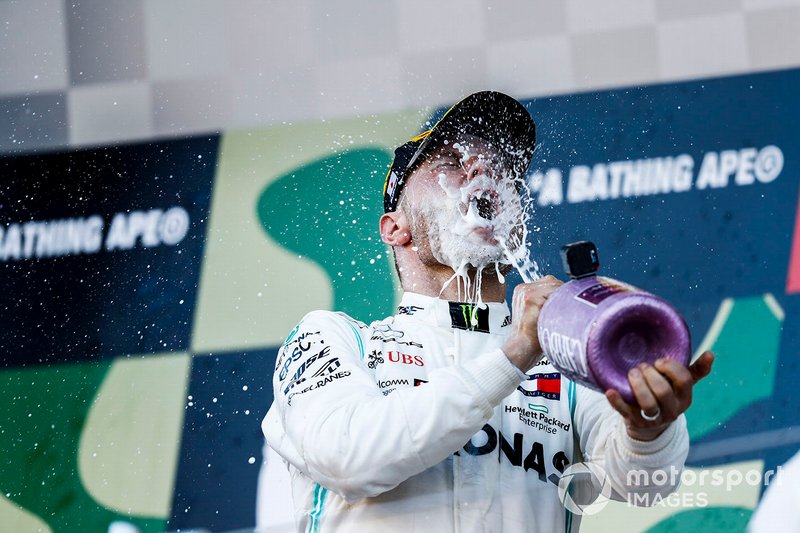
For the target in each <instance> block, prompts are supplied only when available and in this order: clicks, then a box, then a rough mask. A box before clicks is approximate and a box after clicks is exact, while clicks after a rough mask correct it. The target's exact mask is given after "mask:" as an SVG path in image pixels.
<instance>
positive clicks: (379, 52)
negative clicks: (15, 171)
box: [0, 0, 800, 153]
mask: <svg viewBox="0 0 800 533" xmlns="http://www.w3.org/2000/svg"><path fill="white" fill-rule="evenodd" d="M798 27H800V1H798V0H704V1H703V2H696V1H692V0H613V1H606V2H596V1H594V0H564V1H558V2H553V1H551V0H503V1H497V0H457V1H456V0H448V1H444V2H428V1H425V0H386V1H380V2H359V1H356V0H343V1H339V2H326V1H323V0H276V1H259V0H242V1H238V2H236V3H226V2H221V1H214V0H171V1H168V2H164V1H163V0H70V1H66V0H0V52H1V53H0V116H1V117H3V120H0V151H1V152H6V153H8V152H15V153H18V152H19V151H29V150H35V149H43V148H56V147H64V146H68V145H69V146H75V145H99V144H105V143H109V142H115V141H121V140H126V141H129V140H139V139H149V138H152V137H154V136H158V137H163V136H171V135H183V134H187V133H194V132H209V131H216V130H221V129H228V130H230V129H232V128H241V127H252V126H265V125H271V124H275V123H281V122H284V121H289V122H297V121H304V120H318V119H321V118H325V119H329V118H334V117H342V116H353V115H363V114H372V113H379V112H381V113H382V112H390V111H398V110H404V109H419V108H422V107H426V106H437V105H440V104H444V103H448V102H452V101H455V100H457V99H458V98H459V97H460V96H462V95H463V94H465V93H467V92H470V91H473V90H479V89H485V88H493V89H497V90H501V91H506V92H509V93H511V94H513V95H515V96H518V97H535V96H543V95H551V94H560V93H568V92H575V91H584V90H590V89H598V88H607V87H616V86H626V85H637V84H645V83H653V82H659V81H674V80H682V79H690V78H698V77H708V76H715V75H721V74H733V73H746V72H756V71H762V70H770V69H777V68H786V67H793V66H797V65H800V32H797V31H796V29H797V28H798Z"/></svg>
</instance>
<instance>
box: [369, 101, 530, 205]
mask: <svg viewBox="0 0 800 533" xmlns="http://www.w3.org/2000/svg"><path fill="white" fill-rule="evenodd" d="M464 134H467V135H474V136H476V137H480V138H482V139H485V140H487V141H489V142H492V143H494V144H496V145H497V146H498V147H499V148H500V149H501V151H503V152H504V153H505V154H506V155H507V156H508V157H509V160H510V161H511V162H512V168H513V170H514V171H515V172H516V173H517V175H519V176H523V175H524V174H525V172H526V171H527V170H528V165H530V162H531V158H532V157H533V148H534V145H535V143H536V125H535V124H534V123H533V119H532V118H531V115H530V114H529V113H528V110H527V109H525V107H524V106H523V105H522V104H521V103H519V102H518V101H516V100H515V99H514V98H512V97H510V96H508V95H507V94H503V93H498V92H495V91H483V92H479V93H474V94H471V95H469V96H467V97H466V98H464V99H463V100H461V101H460V102H458V103H457V104H456V105H454V106H453V107H451V108H450V109H449V110H448V111H447V113H445V114H444V116H443V117H442V118H441V119H440V120H439V122H437V123H436V124H435V125H434V126H433V128H431V129H429V130H428V131H426V132H424V133H421V134H420V135H417V136H416V137H414V138H413V139H411V140H409V141H408V142H406V143H405V144H403V145H401V146H399V147H398V148H397V149H396V150H395V151H394V161H393V162H392V166H391V168H389V172H388V174H387V175H386V181H385V182H384V184H383V210H384V211H385V212H387V213H388V212H390V211H394V210H396V209H397V203H398V202H399V200H400V193H401V192H402V190H403V186H404V185H405V180H406V178H407V177H408V175H409V174H410V173H411V171H412V170H414V168H415V166H416V165H417V164H419V163H421V162H422V161H423V160H424V159H425V157H424V156H426V155H427V154H428V153H430V151H431V150H432V149H434V148H436V147H437V146H439V144H440V143H441V142H442V141H444V140H450V141H453V142H455V141H458V139H459V137H460V136H461V135H464Z"/></svg>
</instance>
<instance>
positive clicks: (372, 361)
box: [367, 350, 384, 369]
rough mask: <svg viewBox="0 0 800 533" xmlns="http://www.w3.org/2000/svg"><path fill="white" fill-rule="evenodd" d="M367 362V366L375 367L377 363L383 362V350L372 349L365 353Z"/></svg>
mask: <svg viewBox="0 0 800 533" xmlns="http://www.w3.org/2000/svg"><path fill="white" fill-rule="evenodd" d="M367 358H368V359H369V362H368V363H367V366H368V367H369V368H372V369H375V368H377V367H378V365H380V364H383V362H384V360H383V352H379V351H378V350H372V352H371V353H370V354H368V355H367Z"/></svg>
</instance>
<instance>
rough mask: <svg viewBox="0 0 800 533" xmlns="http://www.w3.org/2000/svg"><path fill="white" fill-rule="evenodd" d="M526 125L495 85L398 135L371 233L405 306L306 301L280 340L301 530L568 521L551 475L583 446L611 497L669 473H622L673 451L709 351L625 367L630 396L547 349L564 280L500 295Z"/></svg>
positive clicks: (512, 526) (510, 250)
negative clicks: (354, 312)
mask: <svg viewBox="0 0 800 533" xmlns="http://www.w3.org/2000/svg"><path fill="white" fill-rule="evenodd" d="M534 137H535V129H534V123H533V120H532V119H531V117H530V115H529V113H528V111H527V110H526V109H525V108H524V107H523V106H522V105H521V104H520V103H519V102H517V101H516V100H514V99H513V98H511V97H509V96H506V95H504V94H501V93H497V92H490V91H487V92H480V93H476V94H472V95H470V96H468V97H466V98H465V99H463V100H462V101H461V102H459V103H458V104H456V105H455V106H453V108H451V109H450V110H449V111H448V112H447V113H446V114H445V115H444V117H443V118H442V119H441V120H440V121H439V122H437V123H436V125H435V126H434V127H433V128H432V129H431V130H429V131H427V132H425V133H423V134H422V135H419V136H417V137H415V138H413V139H412V140H410V141H408V142H407V143H405V144H403V145H402V146H400V147H399V148H398V149H397V150H395V159H394V162H393V163H392V166H391V169H390V171H389V174H388V176H387V179H386V183H385V185H384V211H385V214H384V215H383V216H382V217H381V219H380V233H381V237H382V240H383V242H384V243H386V244H387V245H389V246H391V247H392V249H393V251H394V254H395V263H396V266H397V270H398V273H399V277H400V283H401V285H402V288H403V290H404V294H403V296H402V299H401V302H400V305H399V307H398V311H397V314H396V315H394V316H391V317H388V318H386V319H385V320H380V321H376V322H373V323H372V324H364V323H362V322H359V321H358V320H356V319H354V318H351V317H349V316H347V315H345V314H343V313H335V312H329V311H314V312H311V313H309V314H308V315H306V316H305V317H304V318H303V319H302V320H301V321H300V323H299V325H298V326H297V327H296V328H295V329H294V330H293V331H292V332H291V333H290V334H289V336H288V338H287V339H286V342H285V344H284V345H283V346H282V348H281V350H280V352H279V354H278V359H277V365H276V369H275V374H274V377H273V388H274V397H275V401H274V403H273V404H272V406H271V408H270V410H269V412H268V413H267V416H266V417H265V419H264V421H263V424H262V427H263V430H264V434H265V436H266V439H267V444H268V445H269V446H270V447H271V448H272V449H273V450H275V452H277V454H278V455H280V456H281V457H282V458H283V459H284V461H285V463H286V468H287V469H288V473H289V477H290V478H291V487H287V488H286V490H287V491H290V492H291V498H292V501H293V507H294V519H295V526H296V530H297V531H346V532H362V531H363V532H367V531H370V532H371V531H403V532H413V531H437V532H439V531H444V532H449V531H464V532H466V531H506V532H512V531H540V532H551V531H577V530H578V528H579V521H580V516H579V514H580V513H578V512H573V511H575V509H574V507H573V508H572V510H570V507H569V506H565V505H564V504H563V503H562V499H561V498H560V497H559V488H558V483H559V479H560V478H561V475H562V473H563V472H564V471H565V470H566V469H567V468H569V467H570V465H574V464H576V463H579V462H584V463H586V464H592V465H595V467H596V468H599V469H594V470H592V471H593V472H601V473H602V475H601V476H600V477H602V478H603V479H602V481H601V483H602V487H603V488H604V490H607V492H608V493H609V495H610V496H611V497H612V498H615V499H619V500H624V499H626V498H628V497H629V496H630V495H631V494H637V495H642V494H646V495H649V496H651V497H653V496H656V495H660V496H661V497H663V496H665V495H666V494H668V493H670V492H671V491H673V490H674V489H675V486H673V485H672V484H670V483H669V482H668V483H667V484H661V485H659V484H657V483H650V484H644V485H631V484H629V483H628V477H629V476H627V473H628V472H629V471H632V470H637V471H641V470H645V471H648V472H654V471H656V470H664V471H668V472H669V471H671V469H677V470H678V471H680V469H682V468H683V464H684V460H685V458H686V455H687V452H688V448H689V438H688V435H687V431H686V422H685V418H684V415H683V413H684V411H685V410H686V409H687V408H688V407H689V405H690V403H691V397H692V388H693V386H694V384H695V383H696V382H697V381H698V380H699V379H701V378H703V377H705V376H706V375H707V374H708V373H709V372H710V370H711V363H712V360H713V356H712V354H710V353H708V352H707V353H705V354H703V355H702V356H701V357H700V358H698V360H697V361H695V363H694V364H692V365H691V366H690V367H689V368H686V367H684V366H682V365H680V364H679V363H677V362H675V361H672V360H669V359H662V360H658V361H657V362H656V363H655V365H646V364H644V365H641V366H639V367H637V368H634V369H632V370H631V371H630V373H629V375H628V379H629V381H630V383H631V386H632V388H633V390H634V393H635V396H636V399H637V401H638V405H636V406H634V405H629V404H627V403H625V402H624V401H623V400H622V397H621V396H620V395H619V393H618V392H617V391H614V390H609V391H606V392H605V397H604V396H603V394H602V393H600V392H596V391H593V390H590V389H588V388H586V387H584V386H582V385H580V384H576V383H574V382H571V381H569V380H568V379H566V378H565V377H564V376H562V375H560V374H559V372H558V370H557V369H556V368H554V367H553V366H552V365H551V364H550V363H549V362H548V361H547V360H546V359H545V358H544V357H543V355H542V349H541V347H540V345H539V340H538V338H537V319H538V316H539V311H540V309H541V307H542V305H543V304H544V302H545V300H546V299H547V297H548V295H549V294H551V293H552V292H553V291H554V290H555V289H556V288H557V287H558V286H559V285H560V284H561V282H560V281H558V280H557V279H555V278H554V277H552V276H546V277H544V278H541V279H539V280H538V281H534V282H531V283H522V284H519V285H517V286H516V288H515V289H514V292H513V298H512V302H511V310H509V308H508V306H507V305H506V303H505V301H504V298H505V294H506V285H505V282H504V273H505V272H507V271H508V270H509V268H510V266H509V265H510V264H511V263H512V262H513V261H511V260H509V257H512V256H514V254H516V253H517V251H518V250H519V249H520V248H519V247H520V246H521V244H520V243H521V241H523V240H524V238H523V234H524V228H523V227H521V226H524V224H523V223H522V220H523V218H522V213H521V201H520V198H519V193H518V187H517V186H516V184H515V182H518V181H519V180H520V179H522V178H523V177H524V175H525V172H526V171H527V168H528V165H529V163H530V161H531V158H532V155H533V147H534ZM646 477H647V479H650V480H652V479H653V478H654V477H658V476H646ZM675 478H676V477H675V476H671V480H674V479H675ZM677 479H680V476H677ZM671 480H670V481H671ZM562 494H563V491H562ZM634 501H638V502H643V501H648V500H647V499H646V498H641V497H640V498H636V499H634ZM649 501H652V500H649Z"/></svg>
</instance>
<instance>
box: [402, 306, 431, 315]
mask: <svg viewBox="0 0 800 533" xmlns="http://www.w3.org/2000/svg"><path fill="white" fill-rule="evenodd" d="M423 309H425V308H424V307H419V306H416V305H400V306H398V307H397V312H398V313H399V314H401V315H413V314H414V313H416V312H417V311H422V310H423Z"/></svg>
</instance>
